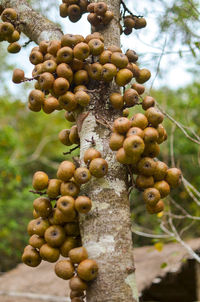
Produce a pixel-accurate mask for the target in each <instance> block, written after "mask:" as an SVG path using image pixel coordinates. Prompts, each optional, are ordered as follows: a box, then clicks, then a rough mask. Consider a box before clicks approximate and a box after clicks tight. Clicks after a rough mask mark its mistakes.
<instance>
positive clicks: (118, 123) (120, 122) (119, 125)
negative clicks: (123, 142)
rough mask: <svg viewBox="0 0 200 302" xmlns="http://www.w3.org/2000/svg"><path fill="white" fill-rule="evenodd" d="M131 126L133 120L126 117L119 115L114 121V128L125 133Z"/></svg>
mask: <svg viewBox="0 0 200 302" xmlns="http://www.w3.org/2000/svg"><path fill="white" fill-rule="evenodd" d="M130 128H131V121H130V120H129V119H128V118H126V117H119V118H117V119H116V120H115V121H114V129H115V130H116V131H117V132H118V133H120V134H124V133H126V132H127V131H128V130H129V129H130Z"/></svg>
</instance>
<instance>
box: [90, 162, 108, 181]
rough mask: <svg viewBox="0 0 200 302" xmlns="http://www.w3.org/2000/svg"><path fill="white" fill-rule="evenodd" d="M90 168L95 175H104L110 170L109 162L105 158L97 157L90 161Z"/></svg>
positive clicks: (98, 176)
mask: <svg viewBox="0 0 200 302" xmlns="http://www.w3.org/2000/svg"><path fill="white" fill-rule="evenodd" d="M89 170H90V173H91V174H92V175H93V176H94V177H97V178H100V177H103V176H105V175H106V174H107V172H108V163H107V161H106V160H105V159H103V158H95V159H93V160H92V161H91V162H90V166H89Z"/></svg>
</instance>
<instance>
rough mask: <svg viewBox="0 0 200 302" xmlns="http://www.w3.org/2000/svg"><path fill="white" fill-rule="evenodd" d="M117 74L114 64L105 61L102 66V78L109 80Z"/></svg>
mask: <svg viewBox="0 0 200 302" xmlns="http://www.w3.org/2000/svg"><path fill="white" fill-rule="evenodd" d="M116 74H117V68H116V66H115V65H114V64H111V63H106V64H104V65H103V68H102V79H103V80H104V81H105V82H111V81H112V80H113V78H114V77H115V75H116Z"/></svg>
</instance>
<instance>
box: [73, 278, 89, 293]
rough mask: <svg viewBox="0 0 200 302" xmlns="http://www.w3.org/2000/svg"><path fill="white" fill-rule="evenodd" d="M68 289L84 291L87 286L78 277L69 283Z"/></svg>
mask: <svg viewBox="0 0 200 302" xmlns="http://www.w3.org/2000/svg"><path fill="white" fill-rule="evenodd" d="M69 287H70V288H71V290H73V291H85V290H86V289H87V288H88V285H87V283H86V282H85V281H83V280H82V279H81V278H79V276H74V277H72V278H71V279H70V281H69Z"/></svg>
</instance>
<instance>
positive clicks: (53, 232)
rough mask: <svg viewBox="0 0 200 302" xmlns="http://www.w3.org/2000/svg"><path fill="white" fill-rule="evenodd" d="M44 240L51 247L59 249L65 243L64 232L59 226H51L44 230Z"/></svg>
mask: <svg viewBox="0 0 200 302" xmlns="http://www.w3.org/2000/svg"><path fill="white" fill-rule="evenodd" d="M44 238H45V240H46V242H47V244H49V245H50V246H52V247H60V246H61V245H62V244H63V242H64V241H65V231H64V229H63V227H61V226H60V225H51V226H50V227H49V228H48V229H46V231H45V234H44Z"/></svg>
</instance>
